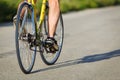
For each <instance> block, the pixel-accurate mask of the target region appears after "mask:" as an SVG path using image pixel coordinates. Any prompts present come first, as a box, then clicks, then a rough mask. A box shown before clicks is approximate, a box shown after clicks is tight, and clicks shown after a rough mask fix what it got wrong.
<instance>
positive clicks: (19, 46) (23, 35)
mask: <svg viewBox="0 0 120 80" xmlns="http://www.w3.org/2000/svg"><path fill="white" fill-rule="evenodd" d="M21 14H23V15H22V16H21ZM35 32H36V31H35V26H34V11H33V9H32V6H31V5H29V4H28V3H27V2H23V3H22V4H21V5H20V7H19V9H18V12H17V21H16V33H15V36H16V38H15V39H16V53H17V58H18V63H19V66H20V68H21V70H22V71H23V72H24V73H26V74H28V73H30V72H31V70H32V68H33V65H34V62H35V56H36V46H34V45H32V44H33V42H34V40H35V38H36V35H35V34H34V33H35Z"/></svg>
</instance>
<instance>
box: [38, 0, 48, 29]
mask: <svg viewBox="0 0 120 80" xmlns="http://www.w3.org/2000/svg"><path fill="white" fill-rule="evenodd" d="M46 2H47V0H43V1H42V7H41V12H40V19H39V27H40V26H41V25H42V22H43V20H44V17H45V9H46Z"/></svg>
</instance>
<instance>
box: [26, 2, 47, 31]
mask: <svg viewBox="0 0 120 80" xmlns="http://www.w3.org/2000/svg"><path fill="white" fill-rule="evenodd" d="M28 3H31V4H32V6H33V8H34V20H35V27H36V28H37V30H38V29H39V28H40V27H41V26H42V22H43V21H44V17H45V9H46V3H47V0H42V7H41V12H40V19H39V22H38V25H37V19H36V17H37V14H36V3H35V2H34V0H28Z"/></svg>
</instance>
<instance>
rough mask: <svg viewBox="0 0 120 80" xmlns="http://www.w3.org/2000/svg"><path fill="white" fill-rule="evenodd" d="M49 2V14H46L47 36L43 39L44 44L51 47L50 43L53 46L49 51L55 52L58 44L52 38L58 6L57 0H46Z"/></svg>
mask: <svg viewBox="0 0 120 80" xmlns="http://www.w3.org/2000/svg"><path fill="white" fill-rule="evenodd" d="M48 2H49V14H48V17H49V18H48V30H49V31H48V32H49V34H48V38H47V39H46V40H45V45H46V46H48V47H51V46H49V45H52V47H53V48H54V49H53V50H52V49H50V52H53V53H55V52H56V51H58V49H59V48H58V44H57V41H56V40H55V39H54V33H55V31H56V27H57V23H58V18H59V15H60V7H59V0H48Z"/></svg>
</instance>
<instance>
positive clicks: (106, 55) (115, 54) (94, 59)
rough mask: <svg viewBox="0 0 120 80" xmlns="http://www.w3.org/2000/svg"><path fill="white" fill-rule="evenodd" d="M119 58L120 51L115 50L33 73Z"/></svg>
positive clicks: (57, 64) (61, 63) (58, 64)
mask: <svg viewBox="0 0 120 80" xmlns="http://www.w3.org/2000/svg"><path fill="white" fill-rule="evenodd" d="M119 56H120V50H115V51H112V52H108V53H103V54H96V55H89V56H85V57H83V58H79V59H75V60H69V61H65V62H60V63H56V64H55V65H52V66H51V67H48V68H44V69H40V70H36V71H33V72H31V73H37V72H42V71H47V70H52V69H57V68H61V67H67V66H71V65H77V64H81V63H92V62H97V61H102V60H106V59H110V58H113V57H119Z"/></svg>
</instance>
